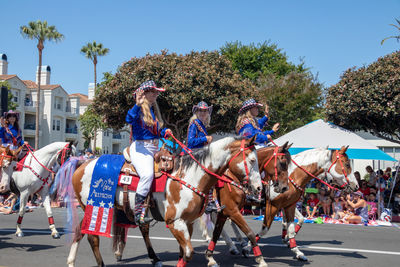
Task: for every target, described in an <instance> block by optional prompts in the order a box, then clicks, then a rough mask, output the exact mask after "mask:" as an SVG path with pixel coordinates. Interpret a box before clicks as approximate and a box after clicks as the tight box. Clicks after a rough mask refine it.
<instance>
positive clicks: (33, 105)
mask: <svg viewBox="0 0 400 267" xmlns="http://www.w3.org/2000/svg"><path fill="white" fill-rule="evenodd" d="M25 107H36V101H25Z"/></svg>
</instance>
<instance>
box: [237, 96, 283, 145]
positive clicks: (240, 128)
mask: <svg viewBox="0 0 400 267" xmlns="http://www.w3.org/2000/svg"><path fill="white" fill-rule="evenodd" d="M262 106H263V105H262V104H260V103H257V102H256V101H255V100H254V99H253V98H251V99H248V100H246V101H244V102H243V105H242V107H241V108H240V110H239V117H238V119H237V122H236V133H237V134H239V135H243V136H245V137H246V138H251V137H253V136H254V135H255V134H257V138H256V142H257V143H259V144H266V143H268V142H270V141H271V140H272V138H271V135H272V134H274V133H275V132H276V131H278V130H279V123H275V124H274V126H273V127H272V130H271V131H264V132H263V131H262V128H264V125H265V124H266V123H267V121H268V114H269V107H268V105H265V110H264V114H265V115H264V116H263V117H262V118H261V119H259V120H256V116H257V115H258V107H262Z"/></svg>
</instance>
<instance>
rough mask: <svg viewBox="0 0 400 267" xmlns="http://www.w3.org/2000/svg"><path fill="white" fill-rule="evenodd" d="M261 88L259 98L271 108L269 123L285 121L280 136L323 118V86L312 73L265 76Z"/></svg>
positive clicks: (259, 87) (261, 81)
mask: <svg viewBox="0 0 400 267" xmlns="http://www.w3.org/2000/svg"><path fill="white" fill-rule="evenodd" d="M258 89H259V95H258V99H259V101H261V102H264V103H267V104H268V105H269V107H270V121H269V124H270V125H273V124H274V123H276V122H279V123H280V124H281V129H280V130H279V132H278V134H279V135H283V134H285V133H287V132H290V131H292V130H294V129H296V128H298V127H301V126H303V125H304V124H306V123H308V122H310V121H313V120H315V119H318V118H321V117H322V99H323V97H322V92H323V86H322V84H321V83H319V82H318V81H317V79H316V78H315V77H313V76H312V75H311V74H310V73H298V72H291V73H289V74H286V75H284V76H281V77H278V76H276V75H274V74H268V75H264V76H263V77H262V78H260V79H259V80H258ZM275 137H277V136H275Z"/></svg>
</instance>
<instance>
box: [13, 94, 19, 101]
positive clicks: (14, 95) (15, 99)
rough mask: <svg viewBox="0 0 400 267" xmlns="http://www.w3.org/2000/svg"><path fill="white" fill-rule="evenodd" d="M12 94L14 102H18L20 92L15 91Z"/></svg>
mask: <svg viewBox="0 0 400 267" xmlns="http://www.w3.org/2000/svg"><path fill="white" fill-rule="evenodd" d="M12 94H13V102H15V103H18V98H19V92H18V91H14V92H13V93H12Z"/></svg>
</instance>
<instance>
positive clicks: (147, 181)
mask: <svg viewBox="0 0 400 267" xmlns="http://www.w3.org/2000/svg"><path fill="white" fill-rule="evenodd" d="M157 151H158V146H156V145H155V144H153V143H146V142H143V141H134V142H133V143H132V144H131V146H130V148H129V153H130V156H131V160H132V164H133V166H134V167H135V169H136V172H137V173H138V175H139V177H140V180H139V184H138V187H137V190H136V193H137V194H139V195H142V196H147V194H148V193H149V191H150V187H151V184H152V182H153V179H154V154H155V153H156V152H157Z"/></svg>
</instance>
